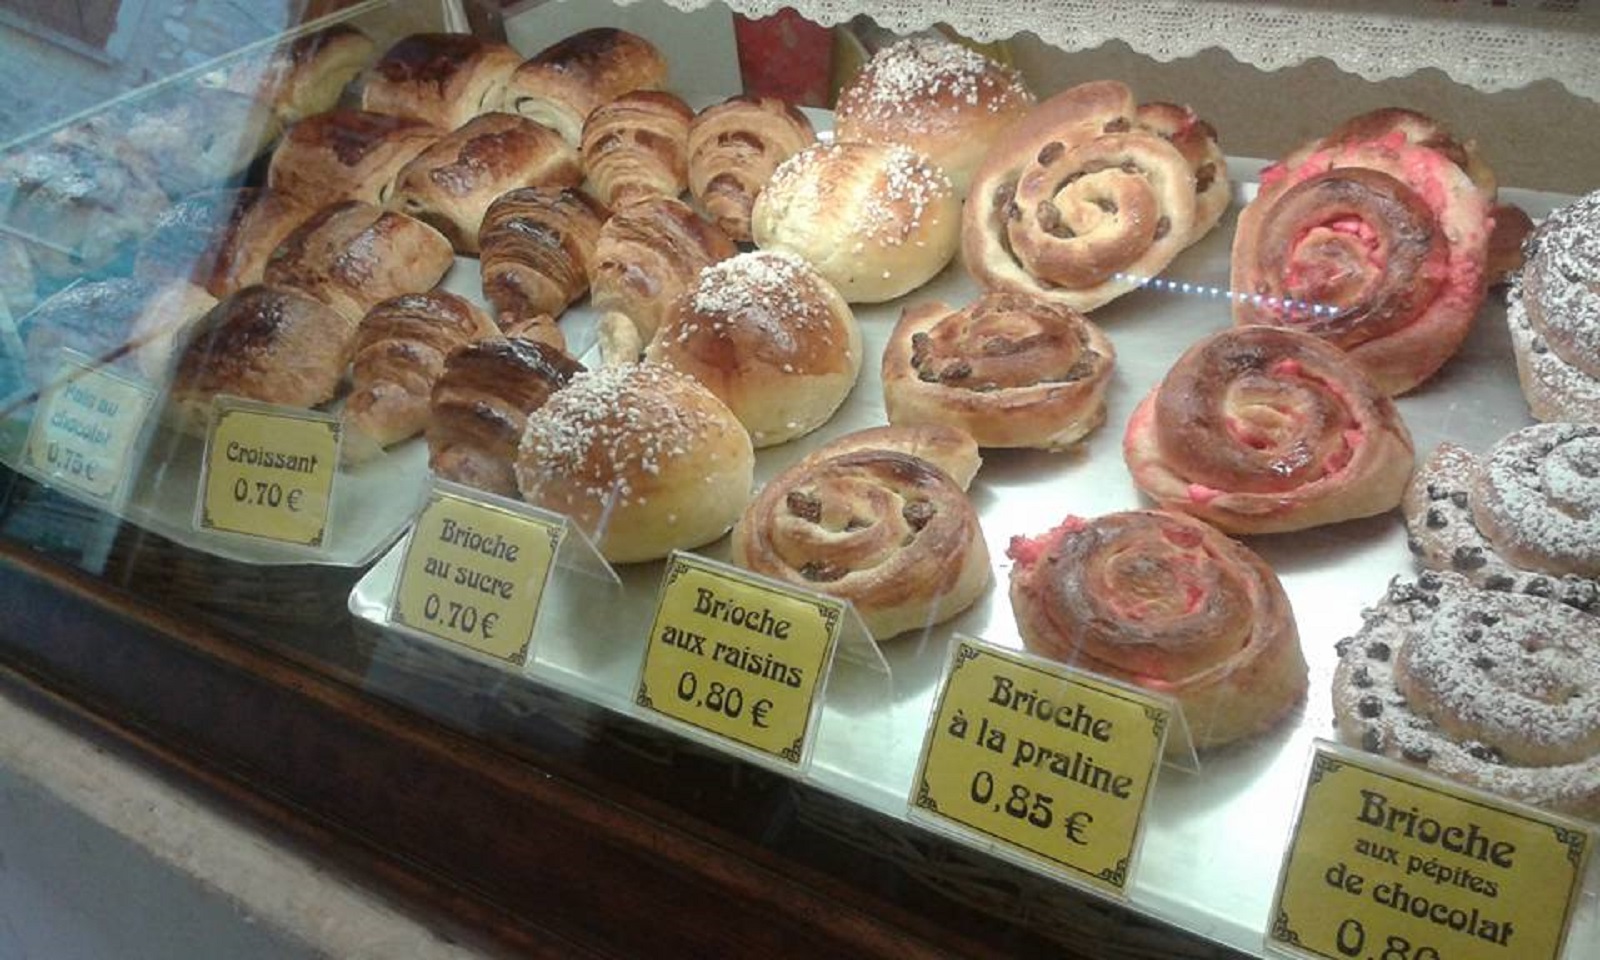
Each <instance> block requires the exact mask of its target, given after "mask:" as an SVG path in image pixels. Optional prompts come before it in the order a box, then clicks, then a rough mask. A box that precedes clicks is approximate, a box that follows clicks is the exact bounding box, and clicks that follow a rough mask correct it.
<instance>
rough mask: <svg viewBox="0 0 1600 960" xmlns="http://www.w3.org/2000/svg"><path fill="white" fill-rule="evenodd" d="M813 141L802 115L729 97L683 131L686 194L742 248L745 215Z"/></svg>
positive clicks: (768, 101)
mask: <svg viewBox="0 0 1600 960" xmlns="http://www.w3.org/2000/svg"><path fill="white" fill-rule="evenodd" d="M816 141H817V134H816V131H815V130H813V129H812V128H811V121H810V120H807V119H806V116H805V114H803V113H801V112H800V111H799V110H796V109H795V108H794V107H793V106H790V105H789V104H787V103H785V102H784V101H782V100H778V99H774V98H771V97H760V98H756V97H733V98H731V99H729V100H726V101H724V102H722V103H719V104H717V105H715V106H711V107H707V108H706V109H704V110H702V111H700V113H699V115H698V116H696V117H695V118H694V123H693V124H691V125H690V127H689V190H690V192H692V193H693V194H694V198H695V200H697V201H698V202H699V203H700V206H701V207H703V208H705V211H706V213H708V214H710V215H711V220H712V222H714V223H716V225H717V226H719V227H721V228H722V230H723V232H724V233H726V234H727V235H728V236H730V237H732V238H733V239H735V240H738V241H740V242H741V243H748V242H749V241H750V239H751V233H750V211H751V210H752V209H753V208H754V207H755V203H756V197H757V196H759V195H760V193H761V191H762V190H763V189H765V188H766V185H767V181H768V180H770V179H772V173H773V171H774V170H777V169H778V165H779V164H780V163H782V162H783V161H785V160H787V159H789V158H790V157H792V156H794V155H795V154H797V153H799V152H800V151H801V150H804V149H805V148H806V147H807V146H810V145H811V144H813V143H815V142H816Z"/></svg>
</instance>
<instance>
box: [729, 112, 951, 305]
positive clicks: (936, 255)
mask: <svg viewBox="0 0 1600 960" xmlns="http://www.w3.org/2000/svg"><path fill="white" fill-rule="evenodd" d="M751 220H752V233H753V234H754V236H755V241H756V246H758V247H761V248H763V249H767V250H787V251H789V252H790V253H794V254H797V255H799V256H801V257H803V258H805V259H806V260H808V261H810V262H811V264H812V265H813V266H815V267H816V268H817V269H818V270H819V271H821V273H822V275H823V276H824V277H826V278H827V279H828V281H829V282H830V283H832V284H833V285H834V286H835V287H837V288H838V289H839V292H840V293H842V294H844V298H845V299H846V300H848V301H850V302H851V303H881V302H883V301H885V300H893V299H894V298H895V297H898V296H900V295H901V294H903V293H908V292H910V291H911V290H915V289H916V288H917V287H920V286H922V284H924V283H926V282H927V281H928V280H930V279H932V278H933V276H934V275H935V274H937V273H938V272H939V271H940V270H942V269H944V265H945V264H946V263H949V262H950V258H951V256H952V255H954V254H955V251H956V247H957V245H958V244H959V243H960V239H961V199H960V198H959V197H958V196H957V195H956V192H955V189H954V188H953V187H952V186H951V185H950V178H949V177H947V176H945V175H944V173H942V172H941V171H940V170H939V168H938V167H936V166H934V165H933V164H932V163H931V162H929V161H928V159H927V158H926V157H923V156H922V155H921V154H918V153H917V152H915V151H914V150H912V149H911V148H909V147H906V146H903V145H900V144H890V145H884V144H875V143H821V144H817V145H815V146H812V147H808V148H807V149H805V150H802V151H800V152H799V153H797V154H795V155H794V156H792V157H790V158H789V159H788V160H785V161H784V162H783V164H782V166H780V167H778V169H777V172H775V173H774V174H773V175H772V182H771V183H769V184H767V188H766V189H765V190H763V191H762V192H761V195H760V196H759V197H757V198H756V205H755V210H754V211H753V213H752V214H751Z"/></svg>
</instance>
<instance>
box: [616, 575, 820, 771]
mask: <svg viewBox="0 0 1600 960" xmlns="http://www.w3.org/2000/svg"><path fill="white" fill-rule="evenodd" d="M844 609H845V608H844V604H843V603H842V602H841V601H839V600H837V599H835V598H832V597H824V596H820V595H818V594H813V593H808V592H806V591H804V590H799V589H796V588H794V587H791V586H788V585H787V584H781V583H777V582H775V581H771V580H767V579H765V578H763V577H757V576H754V575H752V574H749V573H746V572H745V571H743V570H739V569H737V568H734V567H730V566H728V565H726V564H721V563H717V562H716V561H713V560H707V559H705V558H703V557H697V556H693V555H691V554H674V555H673V556H672V559H671V560H669V561H668V563H667V572H666V574H665V576H664V577H663V578H662V585H661V593H660V596H659V598H658V600H657V601H656V613H655V619H654V621H653V622H652V623H651V626H650V645H649V647H648V649H647V650H646V651H645V657H644V667H643V669H642V670H641V672H640V676H639V688H638V692H637V693H636V694H635V697H634V700H635V702H637V703H638V704H639V705H640V706H642V707H645V708H648V709H651V710H654V711H656V712H657V713H661V714H664V715H666V716H668V717H672V718H673V719H675V720H679V721H681V722H683V723H687V724H689V725H691V726H694V727H698V728H699V729H701V730H705V731H707V732H710V733H713V734H716V735H717V736H720V737H725V738H727V739H729V740H732V741H734V742H736V743H739V744H741V745H743V746H746V747H750V748H752V749H755V750H758V751H760V752H761V753H764V754H767V755H769V756H771V757H773V758H776V759H778V760H782V761H784V762H787V763H790V764H795V765H799V764H800V762H801V759H802V757H803V756H804V755H805V744H806V735H807V733H808V731H809V730H810V725H811V716H812V712H813V710H814V709H815V706H816V698H817V692H818V690H819V689H820V680H821V677H822V673H823V671H824V670H825V669H826V667H827V665H828V662H829V660H830V658H831V657H832V655H833V650H834V647H835V646H836V644H837V643H838V639H839V631H840V625H841V623H842V621H843V619H844Z"/></svg>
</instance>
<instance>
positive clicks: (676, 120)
mask: <svg viewBox="0 0 1600 960" xmlns="http://www.w3.org/2000/svg"><path fill="white" fill-rule="evenodd" d="M693 120H694V111H693V110H690V109H689V105H688V104H686V103H684V102H683V101H682V100H680V99H678V98H677V97H675V96H673V95H672V94H670V93H666V92H664V91H660V90H635V91H634V92H633V93H626V94H623V95H622V96H620V97H618V98H617V99H615V100H613V101H611V102H610V103H608V104H605V105H603V106H601V107H598V108H596V109H595V111H594V112H593V113H591V114H589V119H588V120H586V121H585V122H584V124H583V172H584V174H585V175H586V176H587V177H588V178H589V188H590V189H591V190H593V191H594V193H595V196H597V197H599V198H600V202H601V203H604V204H605V205H606V206H608V207H614V208H620V207H623V206H626V205H627V204H630V203H633V202H634V201H636V200H643V199H646V198H649V197H666V198H669V199H676V198H677V197H678V195H679V194H681V193H683V191H684V190H685V189H687V188H688V186H689V124H690V123H691V122H692V121H693Z"/></svg>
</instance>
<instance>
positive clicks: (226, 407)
mask: <svg viewBox="0 0 1600 960" xmlns="http://www.w3.org/2000/svg"><path fill="white" fill-rule="evenodd" d="M340 438H341V424H340V422H339V418H338V417H337V416H335V415H332V414H326V413H318V412H317V411H314V410H301V409H297V408H293V407H277V406H272V405H270V404H264V403H255V402H253V401H250V400H241V399H239V398H237V397H218V398H217V399H216V400H215V401H214V403H213V404H212V408H211V426H210V429H209V430H208V431H207V432H206V451H205V459H204V461H203V462H202V467H201V472H200V497H199V500H198V503H197V504H196V506H195V526H196V527H198V528H199V529H201V530H215V531H221V532H224V533H233V534H239V535H241V536H247V537H256V538H258V539H261V540H274V541H277V542H280V543H291V544H297V545H300V546H306V547H320V546H322V545H323V542H324V541H325V540H326V538H327V534H328V523H329V515H330V513H331V511H332V507H333V482H334V477H335V476H336V475H337V474H338V472H339V441H340Z"/></svg>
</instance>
